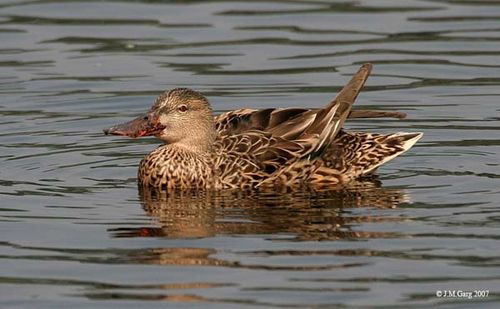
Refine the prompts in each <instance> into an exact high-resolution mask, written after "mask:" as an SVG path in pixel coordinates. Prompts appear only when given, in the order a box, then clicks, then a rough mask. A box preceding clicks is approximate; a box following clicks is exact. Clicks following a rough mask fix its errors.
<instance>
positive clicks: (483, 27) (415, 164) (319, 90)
mask: <svg viewBox="0 0 500 309" xmlns="http://www.w3.org/2000/svg"><path fill="white" fill-rule="evenodd" d="M0 3H1V4H0V114H1V118H0V164H1V168H0V195H1V196H0V216H1V219H0V220H1V222H0V235H1V236H0V307H1V308H70V307H71V308H108V307H110V308H111V307H115V308H144V307H148V308H149V307H158V308H164V307H165V306H172V307H183V308H191V307H197V308H251V307H259V308H260V307H279V308H293V307H297V308H313V307H319V308H323V307H328V308H332V307H333V308H335V307H342V308H344V307H356V308H358V307H364V306H366V307H370V306H378V307H381V308H387V307H389V306H396V307H402V306H413V307H423V308H428V307H429V306H431V305H433V306H440V307H443V308H451V307H462V308H469V307H476V308H477V307H491V308H498V307H499V306H500V296H499V295H500V294H499V290H500V288H499V287H500V267H499V266H500V258H499V257H500V249H499V248H500V242H499V240H500V233H499V227H500V207H499V205H500V189H499V188H500V181H499V178H500V168H499V157H500V156H499V154H500V139H499V129H500V116H499V115H500V114H499V111H500V2H498V1H492V0H491V1H486V0H485V1H465V0H464V1H459V0H456V1H454V0H448V1H446V0H441V1H440V0H435V1H417V0H413V1H412V0H408V1H272V2H264V1H262V2H257V1H256V2H252V1H241V2H233V1H146V0H144V1H126V0H123V1H56V0H53V1H51V0H32V1H14V0H12V1H9V0H3V1H1V2H0ZM364 62H372V63H374V65H375V69H374V72H373V75H372V77H371V78H370V79H369V81H368V83H367V86H366V89H365V91H364V92H363V93H362V94H361V95H360V97H359V98H358V102H357V106H358V107H369V108H376V109H386V110H393V109H396V110H401V111H404V112H407V113H408V114H409V119H407V120H403V121H400V120H391V119H384V120H376V121H366V120H364V121H350V122H349V123H348V126H349V127H350V128H353V129H357V130H368V131H373V132H396V131H410V132H411V131H421V132H424V133H425V136H424V138H423V140H421V142H419V143H418V145H416V146H415V147H414V148H413V149H412V151H410V152H408V153H407V154H405V155H404V156H402V157H400V158H398V159H396V160H395V161H392V162H391V163H390V164H388V165H386V166H384V167H383V168H382V169H381V170H380V171H379V174H380V178H379V181H380V183H371V184H358V185H357V186H356V187H354V188H351V189H349V190H338V191H334V192H327V193H325V192H324V193H316V194H312V193H307V192H294V193H288V194H266V195H250V196H246V195H243V194H239V195H231V194H228V193H224V192H221V193H219V194H216V195H215V196H204V195H201V194H200V195H197V196H193V195H188V194H185V195H183V196H170V197H160V198H155V197H154V196H151V194H149V193H148V192H138V190H137V187H136V178H135V177H136V169H137V164H138V162H139V160H140V159H141V158H142V156H143V155H144V154H146V153H147V152H148V151H150V150H151V149H153V148H154V147H155V146H156V144H157V142H156V141H155V140H154V139H143V140H129V139H124V138H115V137H105V136H103V135H102V133H101V129H102V128H104V127H107V126H110V125H112V124H115V123H118V122H121V121H124V120H127V119H128V118H130V117H132V116H134V115H136V114H139V113H141V112H143V111H145V110H146V109H147V108H148V107H149V105H150V104H151V103H152V100H153V99H154V97H155V96H156V95H157V94H159V93H160V92H161V91H162V90H164V89H166V88H171V87H175V86H183V87H192V88H194V89H197V90H200V91H202V92H203V93H205V94H206V95H208V97H209V99H210V100H211V102H212V104H213V106H214V108H215V109H216V110H217V112H221V111H225V110H231V109H235V108H240V107H252V108H261V107H271V106H281V107H285V106H321V105H323V104H324V103H326V102H327V101H328V100H329V99H330V98H331V97H332V96H333V95H334V93H335V92H336V91H338V90H339V89H340V87H341V86H342V85H343V84H344V83H345V82H346V80H347V79H348V78H349V76H350V74H352V73H353V72H355V71H356V70H357V68H358V66H359V65H360V64H361V63H364ZM437 290H463V291H473V290H489V291H490V292H489V293H490V294H489V296H488V297H487V298H481V299H479V298H473V299H463V298H438V297H436V296H435V294H436V291H437Z"/></svg>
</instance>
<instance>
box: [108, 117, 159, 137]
mask: <svg viewBox="0 0 500 309" xmlns="http://www.w3.org/2000/svg"><path fill="white" fill-rule="evenodd" d="M163 129H165V127H164V126H162V125H161V124H159V123H153V122H152V121H150V118H149V117H148V116H147V115H143V116H139V117H137V118H135V119H133V120H131V121H129V122H125V123H122V124H118V125H116V126H112V127H111V128H107V129H104V130H103V131H104V134H106V135H122V136H128V137H133V138H136V137H141V136H151V135H156V134H158V133H160V132H161V131H162V130H163Z"/></svg>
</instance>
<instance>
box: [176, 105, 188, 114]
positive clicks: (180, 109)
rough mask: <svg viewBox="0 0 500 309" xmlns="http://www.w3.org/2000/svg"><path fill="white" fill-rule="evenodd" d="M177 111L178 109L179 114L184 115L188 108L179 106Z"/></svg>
mask: <svg viewBox="0 0 500 309" xmlns="http://www.w3.org/2000/svg"><path fill="white" fill-rule="evenodd" d="M178 109H179V112H182V113H184V112H186V111H187V110H188V107H187V106H186V105H181V106H179V108H178Z"/></svg>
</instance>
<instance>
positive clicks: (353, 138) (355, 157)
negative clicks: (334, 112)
mask: <svg viewBox="0 0 500 309" xmlns="http://www.w3.org/2000/svg"><path fill="white" fill-rule="evenodd" d="M422 135H423V134H422V133H420V132H417V133H403V132H399V133H394V134H372V133H364V132H344V131H342V132H341V133H340V134H339V136H338V137H337V138H336V139H335V141H334V142H333V144H332V145H331V146H330V147H329V148H328V150H327V151H326V152H325V153H324V154H323V155H322V156H321V158H322V160H323V161H324V162H325V164H326V166H328V167H331V168H333V169H335V170H338V171H339V172H340V173H341V174H342V175H346V177H347V178H350V179H354V178H357V177H360V176H366V175H369V174H371V173H373V172H374V171H375V170H376V169H377V168H378V167H379V166H381V165H382V164H384V163H386V162H388V161H390V160H392V159H394V158H395V157H397V156H399V155H400V154H402V153H404V152H405V151H407V150H408V149H410V148H411V147H412V146H413V145H415V143H416V142H417V141H418V140H419V139H420V138H421V137H422Z"/></svg>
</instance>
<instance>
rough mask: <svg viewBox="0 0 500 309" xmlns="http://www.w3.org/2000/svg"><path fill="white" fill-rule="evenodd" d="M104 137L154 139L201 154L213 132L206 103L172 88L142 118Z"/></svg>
mask: <svg viewBox="0 0 500 309" xmlns="http://www.w3.org/2000/svg"><path fill="white" fill-rule="evenodd" d="M104 134H106V135H107V134H113V135H123V136H129V137H134V138H135V137H142V136H152V135H154V136H156V137H157V138H159V139H161V140H163V141H164V142H165V143H166V144H175V145H176V146H180V147H184V148H187V149H189V150H193V151H204V150H207V149H209V148H210V146H211V145H212V143H213V141H214V139H215V134H216V132H215V124H214V118H213V115H212V108H211V107H210V104H209V102H208V100H207V99H206V98H205V97H204V96H203V95H201V94H200V93H198V92H196V91H194V90H191V89H187V88H175V89H172V90H170V91H166V92H164V93H163V94H161V95H160V96H158V98H156V100H155V102H154V103H153V106H152V107H151V109H150V110H149V111H148V112H147V113H146V114H145V115H141V116H139V117H137V118H135V119H133V120H131V121H129V122H126V123H122V124H119V125H116V126H113V127H111V128H108V129H104Z"/></svg>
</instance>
